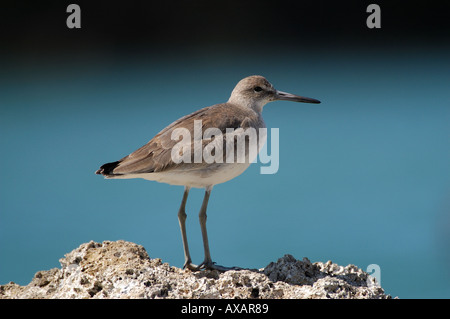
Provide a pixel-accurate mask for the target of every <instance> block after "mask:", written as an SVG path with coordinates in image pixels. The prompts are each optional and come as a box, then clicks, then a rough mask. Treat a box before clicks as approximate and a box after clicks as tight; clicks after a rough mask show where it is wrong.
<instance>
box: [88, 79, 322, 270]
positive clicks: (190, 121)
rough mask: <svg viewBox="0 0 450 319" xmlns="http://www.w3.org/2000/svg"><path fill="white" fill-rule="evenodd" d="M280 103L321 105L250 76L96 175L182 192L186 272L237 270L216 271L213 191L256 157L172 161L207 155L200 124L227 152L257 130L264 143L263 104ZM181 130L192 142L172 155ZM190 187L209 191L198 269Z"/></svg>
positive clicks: (201, 218)
mask: <svg viewBox="0 0 450 319" xmlns="http://www.w3.org/2000/svg"><path fill="white" fill-rule="evenodd" d="M276 100H286V101H294V102H304V103H320V101H318V100H315V99H311V98H307V97H302V96H298V95H294V94H290V93H286V92H281V91H278V90H276V89H275V88H274V87H273V86H272V84H270V83H269V81H267V80H266V79H265V78H264V77H262V76H258V75H254V76H249V77H246V78H244V79H242V80H241V81H239V83H238V84H237V85H236V87H235V88H234V90H233V91H232V93H231V96H230V99H229V100H228V102H226V103H221V104H216V105H213V106H209V107H205V108H203V109H200V110H198V111H196V112H194V113H191V114H189V115H186V116H184V117H182V118H180V119H179V120H177V121H175V122H173V123H172V124H170V125H169V126H167V127H166V128H164V129H163V130H162V131H161V132H159V133H158V134H157V135H156V136H155V137H153V138H152V139H151V140H150V141H149V142H148V143H147V144H146V145H144V146H142V147H141V148H139V149H138V150H136V151H134V152H133V153H131V154H130V155H127V156H125V157H124V158H122V159H121V160H119V161H116V162H112V163H107V164H104V165H102V166H101V167H100V169H99V170H97V171H96V172H95V173H96V174H101V175H104V176H105V177H106V178H115V179H118V178H144V179H147V180H152V181H158V182H163V183H168V184H171V185H181V186H184V194H183V199H182V201H181V205H180V208H179V210H178V221H179V224H180V229H181V237H182V240H183V249H184V257H185V263H184V267H183V268H188V269H191V270H200V269H217V270H220V271H225V270H228V269H233V268H235V267H233V268H229V267H223V266H219V265H216V264H215V263H214V262H213V261H212V259H211V254H210V250H209V243H208V234H207V231H206V208H207V206H208V201H209V196H210V194H211V190H212V188H213V187H214V185H216V184H220V183H224V182H227V181H229V180H231V179H233V178H235V177H236V176H238V175H240V174H242V173H243V172H244V171H245V170H246V169H247V168H248V166H249V165H250V163H251V162H253V160H254V159H255V156H253V158H252V157H251V156H249V147H248V145H246V146H245V160H244V161H237V160H236V156H235V154H234V153H233V152H230V153H233V155H232V156H233V159H234V161H230V158H227V160H225V158H226V156H227V154H223V158H224V160H223V161H215V162H211V161H206V160H205V159H201V160H200V161H198V160H195V159H194V160H193V161H179V160H174V158H173V157H174V154H175V155H177V154H178V155H183V153H184V152H188V153H189V159H191V158H194V157H195V156H196V155H195V154H198V151H200V154H204V153H203V151H204V150H205V147H206V146H207V144H209V143H211V141H212V136H210V138H204V136H203V135H200V137H198V135H197V137H196V133H195V132H194V129H195V126H196V125H197V124H198V123H201V126H200V127H201V129H202V132H205V131H206V130H208V129H215V130H216V131H215V132H216V133H215V134H214V135H215V138H214V141H216V139H218V138H219V134H217V132H219V133H223V135H220V139H221V140H219V141H218V142H219V144H220V145H222V146H224V147H225V146H228V145H229V143H230V142H233V143H234V141H235V140H236V136H237V137H238V138H239V135H240V134H241V135H242V134H245V130H247V129H249V128H253V129H255V132H257V135H258V136H257V138H258V139H262V140H263V141H262V142H264V141H265V136H261V134H259V133H258V132H259V131H260V130H259V129H262V128H265V127H266V126H265V124H264V120H263V118H262V110H263V107H264V105H265V104H267V103H268V102H272V101H276ZM177 129H183V130H186V131H187V132H188V133H191V134H190V138H189V139H188V141H187V142H186V141H185V143H184V144H183V145H182V146H183V148H181V149H180V150H178V149H177V151H176V152H173V150H174V148H175V146H176V145H177V143H178V142H177V141H178V139H179V134H178V133H177V132H176V130H177ZM230 130H235V132H234V133H233V134H232V135H230V134H231V133H230ZM181 132H182V131H181ZM174 137H175V138H174ZM216 142H217V141H216ZM260 142H261V141H260ZM219 144H216V145H219ZM233 145H234V144H233ZM260 145H262V143H260ZM233 147H234V150H236V147H237V146H236V145H234V146H233ZM227 150H228V149H227ZM189 151H192V152H189ZM258 151H259V150H258ZM196 152H197V153H196ZM227 153H228V152H227ZM256 155H257V154H256ZM191 187H195V188H205V196H204V199H203V203H202V206H201V209H200V213H199V221H200V228H201V232H202V238H203V248H204V253H205V258H204V260H203V262H202V263H201V264H200V265H198V266H197V265H194V264H193V263H192V259H191V256H190V253H189V246H188V240H187V235H186V225H185V221H186V217H187V215H186V212H185V207H186V201H187V198H188V195H189V190H190V189H191Z"/></svg>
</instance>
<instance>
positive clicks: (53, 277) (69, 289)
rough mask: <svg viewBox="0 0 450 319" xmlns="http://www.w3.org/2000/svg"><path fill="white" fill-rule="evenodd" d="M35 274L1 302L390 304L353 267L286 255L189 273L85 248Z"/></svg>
mask: <svg viewBox="0 0 450 319" xmlns="http://www.w3.org/2000/svg"><path fill="white" fill-rule="evenodd" d="M60 263H61V266H62V268H61V269H58V268H54V269H50V270H48V271H39V272H37V273H36V274H35V276H34V278H33V280H32V281H31V282H30V283H29V284H28V285H27V286H19V285H17V284H15V283H13V282H10V283H8V284H6V285H3V286H0V299H1V298H194V299H197V298H264V299H271V298H275V299H280V298H289V299H291V298H364V299H366V298H382V299H385V298H390V296H389V295H386V294H385V293H384V290H383V289H382V288H381V287H380V286H379V285H378V284H377V283H376V281H375V280H374V279H373V278H372V277H371V276H369V275H368V274H367V273H366V272H364V271H362V270H361V269H359V268H357V267H356V266H354V265H348V266H346V267H343V266H339V265H337V264H334V263H332V262H331V261H328V262H326V263H321V262H316V263H311V262H310V261H309V260H308V259H307V258H303V260H302V261H300V260H296V259H295V258H294V257H292V256H291V255H285V256H284V257H282V258H280V259H278V261H277V262H272V263H270V264H269V265H268V266H267V267H265V268H263V269H259V270H256V269H253V270H248V269H246V270H236V271H235V270H230V271H227V272H224V273H220V272H218V271H216V270H214V271H209V270H206V271H199V272H192V271H190V270H183V269H180V268H176V267H172V266H169V264H167V263H162V261H161V259H150V258H149V256H148V254H147V252H146V251H145V249H144V248H143V247H142V246H140V245H137V244H134V243H130V242H126V241H122V240H119V241H114V242H111V241H105V242H103V243H96V242H93V241H91V242H89V243H86V244H82V245H81V246H80V247H78V248H77V249H75V250H73V251H72V252H70V253H68V254H66V255H65V257H64V258H62V259H60Z"/></svg>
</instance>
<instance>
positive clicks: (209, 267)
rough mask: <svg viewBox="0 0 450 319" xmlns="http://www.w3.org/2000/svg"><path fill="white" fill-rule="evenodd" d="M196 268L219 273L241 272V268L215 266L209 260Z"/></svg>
mask: <svg viewBox="0 0 450 319" xmlns="http://www.w3.org/2000/svg"><path fill="white" fill-rule="evenodd" d="M198 267H199V269H205V270H218V271H221V272H225V271H228V270H242V268H240V267H225V266H220V265H216V263H215V262H213V261H211V260H209V261H208V260H205V261H203V262H202V263H201V264H200V265H199V266H198Z"/></svg>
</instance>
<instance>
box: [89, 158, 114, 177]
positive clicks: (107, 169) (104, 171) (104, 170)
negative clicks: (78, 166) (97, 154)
mask: <svg viewBox="0 0 450 319" xmlns="http://www.w3.org/2000/svg"><path fill="white" fill-rule="evenodd" d="M119 163H120V161H116V162H112V163H106V164H103V165H102V166H100V168H99V169H98V170H96V171H95V174H97V175H104V176H111V175H117V174H114V173H113V171H114V169H115V168H116V167H117V166H118V165H119Z"/></svg>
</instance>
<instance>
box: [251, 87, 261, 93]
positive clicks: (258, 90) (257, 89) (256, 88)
mask: <svg viewBox="0 0 450 319" xmlns="http://www.w3.org/2000/svg"><path fill="white" fill-rule="evenodd" d="M253 90H254V91H255V92H261V91H262V88H261V87H260V86H257V87H255V88H254V89H253Z"/></svg>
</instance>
